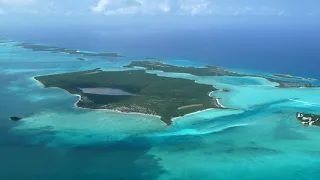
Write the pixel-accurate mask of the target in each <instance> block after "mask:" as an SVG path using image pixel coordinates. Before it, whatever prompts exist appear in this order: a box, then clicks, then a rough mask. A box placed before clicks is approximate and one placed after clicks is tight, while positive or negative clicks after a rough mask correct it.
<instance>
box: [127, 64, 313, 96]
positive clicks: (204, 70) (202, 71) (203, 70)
mask: <svg viewBox="0 0 320 180" xmlns="http://www.w3.org/2000/svg"><path fill="white" fill-rule="evenodd" d="M124 67H127V68H133V67H143V68H145V69H147V70H158V71H163V72H173V73H188V74H192V75H195V76H237V77H244V76H250V77H259V78H265V79H267V80H268V81H271V82H275V83H278V85H277V86H276V87H278V88H298V87H316V86H314V85H312V84H310V83H302V82H292V81H284V80H279V79H275V78H270V77H264V76H259V75H247V74H239V73H236V72H232V71H228V70H225V69H223V68H220V67H218V66H210V65H206V66H204V67H180V66H175V65H170V64H165V63H162V62H151V61H133V62H131V63H130V64H129V65H126V66H124ZM225 91H227V90H225Z"/></svg>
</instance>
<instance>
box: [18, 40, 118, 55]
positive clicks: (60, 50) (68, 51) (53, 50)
mask: <svg viewBox="0 0 320 180" xmlns="http://www.w3.org/2000/svg"><path fill="white" fill-rule="evenodd" d="M16 46H18V47H21V48H24V49H30V50H32V51H47V52H51V53H66V54H74V55H81V56H96V57H115V58H120V57H124V56H123V55H121V54H119V53H93V52H83V51H80V50H74V49H67V48H59V47H54V46H44V45H37V44H29V43H19V44H16Z"/></svg>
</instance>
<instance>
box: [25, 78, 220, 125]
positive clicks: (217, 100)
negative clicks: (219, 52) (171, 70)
mask: <svg viewBox="0 0 320 180" xmlns="http://www.w3.org/2000/svg"><path fill="white" fill-rule="evenodd" d="M31 80H33V81H35V82H36V84H37V85H40V86H41V87H42V88H46V87H45V86H44V85H43V84H42V83H41V82H40V81H38V80H37V79H35V77H32V78H31ZM50 88H55V89H59V90H64V91H65V92H67V93H68V94H69V95H71V96H76V97H78V100H77V101H76V102H75V103H74V107H75V108H78V109H84V110H94V111H106V112H108V111H109V112H113V113H119V114H127V115H140V116H147V117H156V118H159V120H160V119H161V116H158V115H152V114H144V113H138V112H122V111H118V110H113V109H91V108H84V107H79V106H78V103H79V101H81V95H79V94H71V93H69V92H68V91H67V90H65V89H62V88H59V87H50ZM211 93H213V92H210V93H209V95H210V94H211ZM215 101H216V103H217V104H218V105H219V106H220V108H225V107H224V106H223V105H222V104H221V103H220V101H219V99H217V98H215ZM213 109H217V108H208V109H204V110H200V111H195V112H193V113H189V114H186V115H184V116H179V117H174V118H172V119H171V121H172V122H174V121H175V120H176V119H178V118H182V117H185V116H189V115H193V114H197V113H201V112H204V111H209V110H213Z"/></svg>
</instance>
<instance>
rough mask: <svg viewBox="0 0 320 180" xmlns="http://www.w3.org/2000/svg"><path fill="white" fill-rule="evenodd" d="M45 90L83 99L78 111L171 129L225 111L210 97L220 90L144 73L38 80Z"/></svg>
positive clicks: (81, 74) (68, 75) (82, 74)
mask: <svg viewBox="0 0 320 180" xmlns="http://www.w3.org/2000/svg"><path fill="white" fill-rule="evenodd" d="M35 79H36V80H38V81H39V82H41V83H42V84H43V85H44V86H45V87H47V88H50V87H58V88H61V89H64V90H66V91H68V92H69V93H71V94H77V95H79V96H80V97H81V98H80V99H79V101H78V102H77V103H76V105H77V106H78V107H82V108H90V109H109V110H115V111H120V112H126V113H142V114H149V115H157V116H160V117H161V120H162V121H163V122H165V123H166V124H167V125H168V126H170V125H171V124H172V119H173V118H175V117H180V116H184V115H186V114H190V113H193V112H197V111H201V110H205V109H210V108H223V107H222V106H221V105H220V103H219V100H218V99H214V98H212V97H210V96H209V94H210V93H211V92H213V91H216V90H217V89H216V88H215V87H213V86H211V85H204V84H198V83H196V82H194V81H192V80H186V79H178V78H169V77H160V76H157V75H155V74H149V73H146V72H145V71H144V70H128V71H101V70H100V69H95V70H89V71H82V72H72V73H65V74H57V75H48V76H38V77H35Z"/></svg>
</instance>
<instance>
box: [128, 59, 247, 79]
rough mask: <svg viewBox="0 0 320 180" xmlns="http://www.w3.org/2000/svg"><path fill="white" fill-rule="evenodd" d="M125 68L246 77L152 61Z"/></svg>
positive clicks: (134, 63) (221, 71)
mask: <svg viewBox="0 0 320 180" xmlns="http://www.w3.org/2000/svg"><path fill="white" fill-rule="evenodd" d="M124 67H127V68H133V67H143V68H145V69H147V70H158V71H163V72H174V73H188V74H192V75H195V76H246V75H243V74H238V73H235V72H232V71H227V70H224V69H222V68H220V67H217V66H209V65H207V66H205V67H199V68H197V67H181V66H175V65H170V64H165V63H162V62H151V61H133V62H131V63H130V64H129V65H126V66H124Z"/></svg>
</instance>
